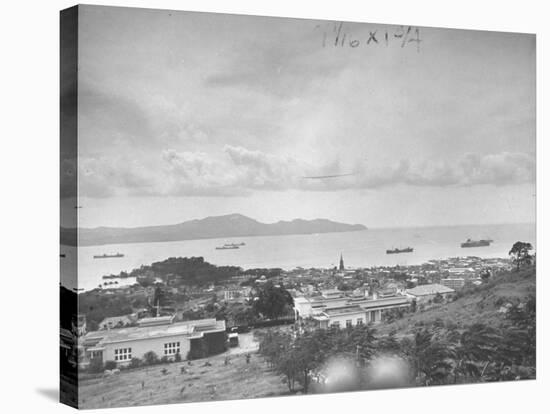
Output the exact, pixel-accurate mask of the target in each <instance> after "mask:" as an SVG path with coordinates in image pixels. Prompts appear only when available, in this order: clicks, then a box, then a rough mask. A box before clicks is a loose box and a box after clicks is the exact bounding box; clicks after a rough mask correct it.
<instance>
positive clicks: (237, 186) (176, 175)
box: [67, 145, 536, 197]
mask: <svg viewBox="0 0 550 414" xmlns="http://www.w3.org/2000/svg"><path fill="white" fill-rule="evenodd" d="M158 158H159V160H158V161H159V163H157V164H154V165H149V164H145V163H142V162H139V161H138V160H128V159H126V158H125V157H117V158H116V159H112V158H105V157H103V158H92V157H89V158H85V159H80V160H79V165H78V171H79V183H80V192H81V194H83V195H87V196H91V197H108V196H113V195H157V196H168V195H170V196H243V195H248V194H251V193H252V192H254V191H284V190H302V191H341V190H353V189H356V190H361V189H377V188H389V187H391V186H394V185H409V186H422V187H434V188H437V187H440V188H441V187H449V186H474V185H495V186H502V185H509V184H521V183H529V182H534V180H535V172H536V168H535V157H534V155H533V154H527V153H512V152H501V153H496V154H486V155H481V154H473V153H466V154H464V155H463V156H461V157H459V158H457V159H455V160H451V161H443V160H424V161H417V162H413V161H410V160H399V161H396V162H395V163H393V164H391V165H384V166H378V167H370V166H369V165H368V164H366V163H360V162H357V163H355V164H354V163H349V162H348V163H345V165H344V166H342V163H341V162H340V160H339V159H338V158H334V159H331V160H330V161H327V162H325V163H321V164H319V165H315V164H313V163H311V162H307V161H303V160H299V159H297V158H294V157H291V156H278V155H273V154H267V153H265V152H262V151H258V150H252V149H248V148H245V147H241V146H233V145H225V146H224V147H223V148H222V149H221V150H220V151H218V152H217V153H206V152H200V151H176V150H174V149H167V150H164V151H163V152H162V153H161V155H160V157H158ZM67 167H68V168H67V171H72V169H71V168H69V165H68V164H67ZM331 174H334V175H337V174H349V175H347V176H343V177H335V178H328V179H311V178H307V177H311V176H315V175H317V176H322V175H331Z"/></svg>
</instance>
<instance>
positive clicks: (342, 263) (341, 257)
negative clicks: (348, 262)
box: [339, 253, 344, 270]
mask: <svg viewBox="0 0 550 414" xmlns="http://www.w3.org/2000/svg"><path fill="white" fill-rule="evenodd" d="M339 270H344V257H343V256H342V253H340V268H339Z"/></svg>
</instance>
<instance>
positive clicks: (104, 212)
mask: <svg viewBox="0 0 550 414" xmlns="http://www.w3.org/2000/svg"><path fill="white" fill-rule="evenodd" d="M182 7H184V3H182ZM60 23H61V27H60V36H61V38H60V41H61V62H60V69H61V83H60V86H61V87H60V103H61V106H60V112H61V113H60V123H61V125H60V126H61V146H60V159H59V162H60V165H59V176H60V208H61V217H60V218H61V223H60V242H61V244H60V252H59V253H60V256H59V262H60V269H61V280H60V287H59V289H60V297H61V321H60V347H59V357H60V367H61V390H60V398H61V401H62V402H64V403H66V404H68V405H71V406H73V407H78V408H84V409H96V408H113V407H126V406H142V405H156V404H172V403H191V402H206V401H222V400H240V399H255V398H265V397H289V398H305V396H306V395H316V394H331V393H340V392H354V391H374V390H381V389H392V390H391V391H388V392H389V393H391V394H388V395H389V396H388V397H385V398H389V399H391V398H397V396H393V393H395V392H400V391H399V390H397V389H398V388H399V389H401V388H413V387H437V386H448V385H463V384H479V387H483V386H485V385H482V384H484V383H495V382H509V381H519V382H522V381H529V380H535V379H537V358H536V351H537V341H536V329H537V324H536V320H537V315H536V310H537V301H536V293H537V290H536V289H537V286H536V273H537V272H536V267H537V227H536V221H537V216H536V212H537V211H536V210H537V209H536V202H537V187H536V183H537V174H536V170H537V168H536V167H537V162H536V153H537V146H536V135H537V130H536V115H537V113H536V103H537V101H536V56H537V53H536V41H537V40H536V39H537V37H536V35H535V34H534V33H519V32H511V31H510V32H507V31H500V32H498V31H489V30H464V29H460V28H456V29H451V28H437V27H425V26H416V25H408V24H380V23H368V22H353V21H347V20H345V21H341V20H315V19H304V18H287V17H262V16H254V15H239V14H224V13H210V12H208V13H207V12H191V11H175V10H156V9H146V8H130V7H110V6H95V5H79V6H74V7H72V8H69V9H65V10H63V11H61V13H60ZM405 23H406V22H405ZM300 396H301V397H300Z"/></svg>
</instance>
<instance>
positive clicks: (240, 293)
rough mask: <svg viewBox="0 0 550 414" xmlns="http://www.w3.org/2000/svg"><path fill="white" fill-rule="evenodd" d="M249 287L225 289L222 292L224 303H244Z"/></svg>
mask: <svg viewBox="0 0 550 414" xmlns="http://www.w3.org/2000/svg"><path fill="white" fill-rule="evenodd" d="M250 290H251V289H250V287H243V288H235V289H226V290H224V292H223V299H224V300H225V301H238V302H244V301H245V300H246V299H248V297H249V295H250Z"/></svg>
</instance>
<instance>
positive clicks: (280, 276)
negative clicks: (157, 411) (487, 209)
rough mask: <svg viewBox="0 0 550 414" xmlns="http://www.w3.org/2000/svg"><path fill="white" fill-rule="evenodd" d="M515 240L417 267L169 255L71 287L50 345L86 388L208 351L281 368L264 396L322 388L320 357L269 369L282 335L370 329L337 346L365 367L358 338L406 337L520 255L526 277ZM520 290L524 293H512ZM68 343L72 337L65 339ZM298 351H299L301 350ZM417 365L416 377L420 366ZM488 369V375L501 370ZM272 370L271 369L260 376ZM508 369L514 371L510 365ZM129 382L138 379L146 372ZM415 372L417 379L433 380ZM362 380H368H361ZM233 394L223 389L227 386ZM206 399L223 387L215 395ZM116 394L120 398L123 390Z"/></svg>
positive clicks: (499, 279)
mask: <svg viewBox="0 0 550 414" xmlns="http://www.w3.org/2000/svg"><path fill="white" fill-rule="evenodd" d="M523 245H526V246H524V247H522V248H521V249H518V252H517V254H515V256H514V255H512V257H511V258H490V259H487V258H480V257H476V256H466V257H454V258H448V259H444V260H430V261H428V262H426V263H423V264H420V265H410V266H391V267H369V268H349V267H346V266H345V262H344V257H343V255H340V257H339V265H338V266H336V267H333V268H328V269H326V268H325V269H322V268H310V269H304V268H295V269H292V270H282V269H247V270H243V269H241V268H238V267H219V268H218V267H216V266H213V265H211V264H209V263H207V262H205V261H204V260H203V259H202V258H170V259H167V260H166V261H164V262H158V263H153V264H152V265H151V266H142V267H141V268H139V269H136V270H134V271H132V272H131V274H132V275H133V276H135V277H136V282H137V283H135V284H134V285H130V286H120V287H113V285H112V284H111V283H109V284H106V285H105V286H102V287H98V288H96V289H94V290H92V291H88V292H83V293H80V294H79V312H80V313H79V315H78V316H77V317H76V318H75V320H73V322H72V326H73V329H72V331H69V330H63V329H62V332H61V337H62V342H64V343H65V345H66V346H65V347H62V349H63V350H64V354H63V355H62V357H64V358H63V359H64V360H66V361H67V363H69V364H73V365H75V366H76V365H77V366H78V367H79V375H80V376H81V379H82V380H83V382H82V384H84V385H83V390H86V389H87V388H86V384H87V383H88V382H87V381H91V382H90V387H92V389H94V388H93V387H94V386H93V385H92V384H94V382H93V380H94V378H101V379H102V380H105V376H110V377H112V378H115V377H116V378H118V377H119V376H120V375H123V376H124V375H127V373H131V372H134V373H136V372H143V369H145V370H146V371H145V372H149V369H150V368H151V367H154V366H156V365H157V364H159V365H162V368H161V369H160V368H159V369H160V371H159V372H160V375H161V377H160V378H159V379H158V380H159V381H160V383H159V384H162V383H163V382H162V381H163V379H162V377H163V376H164V375H169V368H168V367H170V366H171V365H172V364H176V365H177V364H180V365H178V366H177V368H176V371H178V372H179V373H180V374H181V375H184V373H188V372H190V370H192V369H193V367H194V365H193V361H197V362H200V363H201V367H205V368H206V367H210V366H212V364H214V363H215V362H214V361H218V365H219V367H218V368H215V369H222V370H223V369H225V371H224V372H227V371H228V370H231V369H232V368H233V365H235V364H236V361H239V363H240V364H244V366H246V367H249V368H250V367H255V368H258V364H260V365H261V362H260V361H259V360H258V358H260V359H261V361H263V362H265V363H268V364H269V366H270V367H271V368H270V369H271V370H273V371H274V373H275V374H276V373H277V372H279V374H281V373H283V374H285V375H286V376H287V379H286V380H285V381H286V382H285V384H286V391H285V387H283V388H282V389H281V387H280V386H279V385H277V386H275V389H278V391H277V392H276V394H278V395H285V393H296V392H297V390H298V389H301V391H299V392H312V390H314V392H326V391H328V390H333V389H329V388H326V387H327V386H328V385H327V384H328V380H327V373H326V372H324V371H326V369H327V368H326V364H325V365H323V364H321V365H317V366H316V367H315V368H313V366H311V367H309V366H308V367H306V369H305V374H303V373H302V374H301V376H300V375H299V374H297V373H296V372H294V371H292V372H289V371H288V370H287V371H285V368H284V367H279V368H277V366H278V364H281V363H282V362H281V361H280V355H279V354H278V353H279V352H281V349H287V348H288V346H290V344H293V343H294V344H295V345H294V348H297V347H298V345H296V343H297V342H299V341H300V340H305V339H304V338H307V337H308V335H319V334H318V332H327V335H333V336H334V335H336V336H339V335H344V337H342V338H340V339H339V341H344V342H345V341H347V340H348V339H349V338H350V337H349V333H350V332H356V335H370V336H372V335H374V334H375V333H377V332H378V333H379V334H381V337H380V338H378V339H376V340H374V339H373V338H371V339H370V340H366V339H365V338H363V339H361V340H359V342H357V343H355V342H354V345H353V347H352V348H353V349H352V351H354V352H351V354H350V353H349V352H348V353H347V355H348V357H349V356H350V355H352V357H351V359H354V360H355V363H358V361H359V360H360V361H361V366H365V364H366V362H367V361H370V360H372V355H371V354H368V353H367V354H364V352H363V351H360V350H364V349H366V346H367V342H369V341H372V342H373V343H378V342H379V341H382V338H385V339H383V341H388V340H390V342H391V341H397V339H396V338H400V339H401V340H403V341H406V340H407V337H408V336H410V335H411V334H414V332H416V335H418V331H417V330H416V331H415V329H416V328H418V327H419V326H420V327H421V326H423V325H424V322H422V319H421V318H423V317H424V318H428V317H430V316H433V315H435V316H436V317H435V319H434V320H436V321H437V320H439V321H441V320H442V319H441V318H443V317H445V309H446V308H447V307H451V306H453V305H457V304H460V300H461V298H462V299H463V298H468V297H470V296H469V295H471V297H474V296H475V295H478V294H479V293H480V292H486V291H487V289H494V290H495V291H497V290H498V289H497V288H498V287H501V283H504V282H509V281H510V278H511V277H516V276H514V275H515V274H516V273H517V272H518V271H519V270H520V264H521V266H522V268H523V272H528V273H529V274H530V275H531V274H532V275H534V261H535V256H534V255H530V254H529V249H528V248H529V247H530V245H528V244H525V243H524V244H523ZM520 247H521V246H520ZM526 248H527V250H526ZM511 253H512V252H511ZM525 268H527V269H528V270H525ZM204 269H209V270H210V273H209V275H210V277H208V278H197V277H196V276H197V275H200V274H202V272H203V271H204ZM530 269H533V270H532V271H531V270H530ZM514 272H516V273H514ZM127 276H128V274H123V275H122V277H127ZM109 277H110V278H112V277H113V276H109ZM528 280H531V279H528ZM493 286H496V287H493ZM502 286H504V285H502ZM526 286H527V287H526V290H525V292H523V291H522V289H519V290H517V292H516V296H517V298H518V299H519V300H514V299H513V298H509V297H506V296H504V297H503V298H501V299H499V300H498V301H494V304H493V305H494V307H495V309H494V312H493V314H494V315H497V314H498V315H503V316H506V314H507V313H509V312H516V313H517V312H524V311H525V309H526V307H527V306H531V307H532V304H531V305H529V301H531V300H532V299H531V297H530V296H528V294H532V293H533V292H532V288H533V286H531V284H529V285H526ZM522 292H523V293H525V296H524V297H521V296H518V295H521V294H522ZM533 300H534V299H533ZM497 305H498V306H497ZM457 306H459V305H457ZM476 306H479V303H478V304H476ZM497 307H498V309H497ZM423 315H424V316H423ZM491 317H492V316H491ZM530 317H531V315H530V316H525V318H530ZM411 318H418V320H417V321H416V322H414V323H411V321H413V320H414V319H411ZM400 322H402V323H401V324H400ZM439 323H440V324H441V322H439ZM449 323H451V322H447V325H448V324H449ZM404 326H406V327H407V328H404ZM447 328H448V326H446V329H447ZM463 329H464V327H463ZM467 329H468V328H467ZM388 338H389V339H388ZM331 340H333V339H331ZM72 342H75V343H77V346H76V347H71V343H72ZM274 343H275V344H279V345H278V346H279V348H278V349H276V350H273V349H272V347H273V344H274ZM314 343H315V344H316V346H321V344H322V343H323V340H321V339H319V338H318V337H316V338H315V340H314ZM394 346H397V345H395V344H394ZM294 348H293V350H294ZM273 352H275V354H276V355H274V354H273ZM289 352H290V350H288V349H287V354H288V353H289ZM319 352H320V351H319ZM522 352H524V351H522ZM290 354H291V353H290ZM344 354H346V353H344ZM360 355H361V356H360ZM299 358H300V359H301V360H303V356H300V357H299ZM201 361H202V362H201ZM231 361H235V362H231ZM371 362H372V361H371ZM185 363H186V364H185ZM294 363H297V362H296V361H294ZM181 364H184V365H181ZM516 365H521V364H516ZM521 366H522V367H523V365H521ZM222 367H223V368H222ZM241 368H242V367H241ZM523 369H524V371H522V373H521V374H519V377H521V378H531V377H533V375H534V372H533V371H532V369H528V370H525V368H523ZM122 371H124V373H123V374H121V373H122ZM352 371H353V370H351V371H350V372H352ZM142 375H144V374H142ZM258 375H261V374H258ZM423 375H424V377H426V376H428V374H427V373H426V372H424V374H423ZM493 375H495V376H497V377H498V378H500V377H499V375H502V374H494V373H493ZM509 375H512V374H509ZM98 376H99V377H98ZM272 376H273V373H272V374H271V375H270V376H268V378H270V377H272ZM513 376H514V377H516V376H518V373H517V367H516V370H515V371H514V375H513ZM413 377H414V378H413V379H412V381H413V382H412V383H411V382H407V383H405V384H403V383H402V382H401V381H402V378H401V379H399V381H398V382H397V383H396V384H398V385H400V386H403V385H418V384H419V383H418V378H420V377H422V375H421V373H418V372H417V373H415V374H414V375H413ZM140 378H141V377H140ZM196 378H199V377H198V376H196ZM407 378H409V376H407ZM371 380H372V378H371ZM409 380H410V378H409ZM455 380H456V379H455ZM114 381H116V380H114ZM140 381H141V386H142V387H143V389H145V388H146V384H147V381H146V380H145V379H142V380H140ZM424 381H425V383H424V385H428V384H430V383H433V381H434V379H433V378H432V379H430V380H428V379H424ZM430 381H431V382H430ZM104 382H105V381H103V382H100V384H104ZM297 384H300V386H298V385H297ZM358 384H362V385H358ZM96 385H97V384H96ZM111 385H113V384H111ZM333 385H334V384H333ZM421 385H422V384H421ZM159 386H161V385H159ZM204 386H206V385H204ZM374 386H375V385H373V384H372V383H370V386H367V387H366V388H372V387H374ZM266 387H267V386H266ZM273 387H274V386H273V385H270V386H269V387H268V389H271V391H270V392H267V394H266V389H261V390H259V391H258V394H257V395H258V396H261V395H270V393H273V392H274V391H273V390H272V388H273ZM323 387H325V388H323ZM354 387H359V388H357V389H365V384H364V380H363V381H359V380H357V381H355V385H354ZM346 389H351V388H346ZM353 389H355V388H353ZM96 391H97V390H96ZM180 391H181V393H180V395H179V397H182V398H183V396H184V395H185V394H186V393H185V392H184V391H182V390H181V389H180ZM234 393H235V390H231V392H230V393H228V394H231V395H233V394H234ZM93 394H94V395H99V394H96V393H95V392H94V393H93ZM83 395H86V392H84V394H83ZM209 395H210V394H208V393H206V394H204V393H203V394H198V395H195V394H194V393H193V397H191V396H187V397H185V398H184V399H187V400H190V401H195V400H196V401H200V400H203V399H209V397H208V396H209ZM247 395H248V394H246V393H245V394H243V396H247ZM248 396H249V395H248ZM150 397H151V396H149V398H150ZM83 398H84V397H83ZM97 398H99V397H97ZM102 398H103V399H104V397H102ZM212 398H214V397H212ZM215 398H216V399H218V398H222V399H223V398H224V397H223V396H222V395H220V394H216V395H215ZM159 401H165V400H162V399H161V400H159ZM81 402H82V404H83V405H84V406H85V405H86V402H85V401H81ZM97 404H99V405H102V404H105V406H115V405H117V403H114V402H109V401H107V402H105V401H104V400H102V401H101V402H100V401H94V405H97ZM112 404H115V405H112ZM118 404H119V405H120V404H122V405H127V404H130V402H129V401H127V400H124V402H120V403H118Z"/></svg>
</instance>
